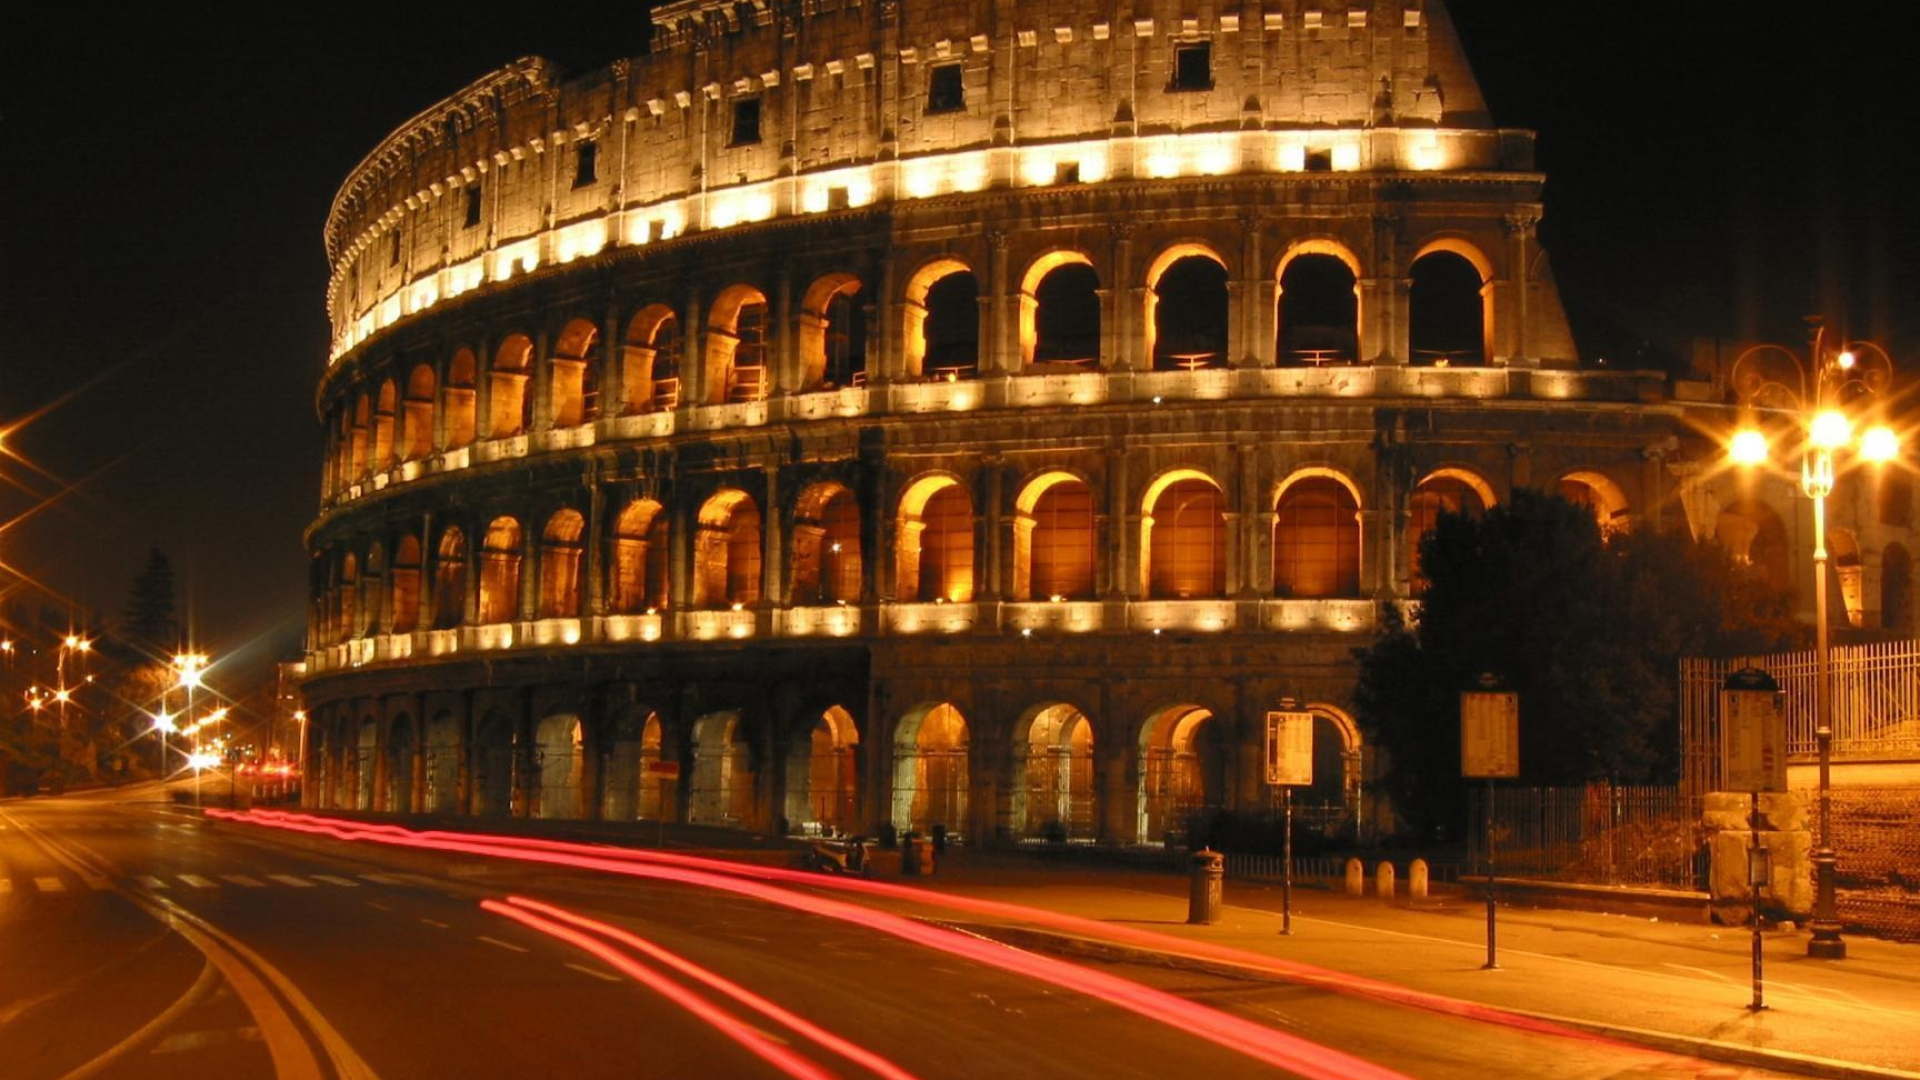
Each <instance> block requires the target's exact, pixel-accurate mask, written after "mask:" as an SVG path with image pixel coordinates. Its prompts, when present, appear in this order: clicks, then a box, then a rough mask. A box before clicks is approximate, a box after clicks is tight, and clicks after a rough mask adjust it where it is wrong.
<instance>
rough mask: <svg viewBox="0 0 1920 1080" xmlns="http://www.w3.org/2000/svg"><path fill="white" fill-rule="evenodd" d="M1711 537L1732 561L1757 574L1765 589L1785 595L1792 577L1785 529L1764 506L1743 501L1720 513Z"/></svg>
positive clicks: (1777, 518)
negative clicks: (1765, 586)
mask: <svg viewBox="0 0 1920 1080" xmlns="http://www.w3.org/2000/svg"><path fill="white" fill-rule="evenodd" d="M1713 536H1714V539H1715V540H1718V541H1719V542H1720V546H1722V547H1724V548H1726V549H1727V552H1728V554H1730V555H1732V556H1733V558H1734V561H1736V562H1740V563H1744V564H1746V565H1747V566H1749V567H1751V568H1752V569H1753V572H1754V573H1757V574H1759V575H1760V579H1761V580H1762V581H1764V582H1766V583H1767V585H1768V587H1770V588H1772V589H1774V590H1776V591H1779V592H1785V591H1786V590H1787V589H1788V588H1789V587H1791V585H1792V582H1793V578H1792V575H1791V573H1790V571H1789V568H1788V562H1787V554H1788V551H1787V527H1786V525H1785V524H1784V523H1783V522H1781V520H1780V515H1779V514H1776V513H1774V511H1773V508H1772V507H1770V506H1768V505H1766V504H1765V503H1762V502H1758V501H1755V500H1752V499H1744V500H1741V501H1739V502H1736V503H1733V504H1731V505H1729V506H1727V507H1725V508H1723V509H1722V510H1721V511H1720V516H1719V517H1718V518H1717V519H1716V520H1715V521H1714V527H1713Z"/></svg>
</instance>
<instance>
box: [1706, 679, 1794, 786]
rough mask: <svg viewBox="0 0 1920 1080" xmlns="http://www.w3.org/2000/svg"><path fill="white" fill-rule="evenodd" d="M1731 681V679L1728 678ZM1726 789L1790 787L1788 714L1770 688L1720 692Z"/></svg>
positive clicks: (1777, 694) (1778, 696) (1776, 694)
mask: <svg viewBox="0 0 1920 1080" xmlns="http://www.w3.org/2000/svg"><path fill="white" fill-rule="evenodd" d="M1729 681H1731V680H1729ZM1720 723H1721V733H1722V735H1723V738H1722V739H1721V740H1720V741H1721V745H1722V746H1724V747H1725V749H1726V761H1725V762H1724V765H1725V769H1726V778H1725V780H1724V781H1723V783H1724V784H1725V788H1726V790H1727V791H1750V792H1757V791H1785V790H1787V715H1786V713H1785V712H1784V711H1782V709H1781V708H1780V695H1779V693H1777V692H1775V691H1773V690H1771V689H1751V690H1748V689H1733V688H1729V689H1725V690H1722V691H1720Z"/></svg>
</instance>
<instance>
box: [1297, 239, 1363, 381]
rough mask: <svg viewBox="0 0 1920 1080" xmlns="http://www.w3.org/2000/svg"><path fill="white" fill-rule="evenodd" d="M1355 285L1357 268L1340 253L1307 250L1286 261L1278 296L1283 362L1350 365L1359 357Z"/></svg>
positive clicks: (1358, 311) (1357, 307) (1358, 315)
mask: <svg viewBox="0 0 1920 1080" xmlns="http://www.w3.org/2000/svg"><path fill="white" fill-rule="evenodd" d="M1343 254H1344V253H1343ZM1348 258H1350V256H1349V257H1348ZM1357 284H1358V274H1357V272H1356V270H1355V269H1354V268H1353V265H1352V264H1351V263H1349V262H1348V259H1347V258H1342V257H1341V255H1335V254H1328V253H1325V252H1320V251H1307V252H1305V253H1304V254H1297V255H1294V256H1292V257H1290V258H1288V259H1287V260H1286V263H1285V265H1284V267H1283V268H1282V270H1281V272H1280V297H1279V303H1280V310H1279V327H1280V330H1279V342H1278V352H1279V357H1280V362H1281V363H1282V364H1311V365H1316V366H1318V365H1322V364H1351V363H1353V362H1354V361H1355V360H1357V359H1358V358H1359V356H1360V300H1359V294H1358V292H1357Z"/></svg>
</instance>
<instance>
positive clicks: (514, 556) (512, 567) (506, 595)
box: [480, 515, 520, 625]
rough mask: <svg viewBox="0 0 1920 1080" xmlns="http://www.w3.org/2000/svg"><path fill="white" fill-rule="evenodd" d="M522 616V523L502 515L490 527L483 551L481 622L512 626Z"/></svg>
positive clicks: (481, 550) (481, 565) (481, 557)
mask: <svg viewBox="0 0 1920 1080" xmlns="http://www.w3.org/2000/svg"><path fill="white" fill-rule="evenodd" d="M519 612H520V523H519V522H518V521H516V520H514V519H513V518H511V517H507V516H505V515H502V516H500V517H497V518H494V519H493V521H492V522H490V523H489V524H488V525H487V534H486V539H485V541H484V542H483V543H482V545H481V549H480V622H481V624H482V625H486V624H490V623H504V622H512V621H514V620H515V619H516V618H518V617H519Z"/></svg>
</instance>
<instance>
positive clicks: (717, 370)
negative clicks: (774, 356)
mask: <svg viewBox="0 0 1920 1080" xmlns="http://www.w3.org/2000/svg"><path fill="white" fill-rule="evenodd" d="M767 361H768V351H767V298H766V295H765V294H764V293H762V292H761V291H760V290H758V289H756V288H753V287H752V286H750V285H731V286H728V287H727V288H726V289H724V290H722V291H721V293H720V295H719V296H718V297H717V298H716V299H715V300H714V303H713V312H712V317H711V318H710V319H709V320H708V322H707V362H706V375H707V403H708V404H710V405H718V404H720V403H722V402H743V401H760V400H763V399H764V398H766V396H767V394H768V392H769V391H770V390H771V389H772V379H771V377H770V376H771V374H772V373H771V370H770V369H769V368H768V366H767Z"/></svg>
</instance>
